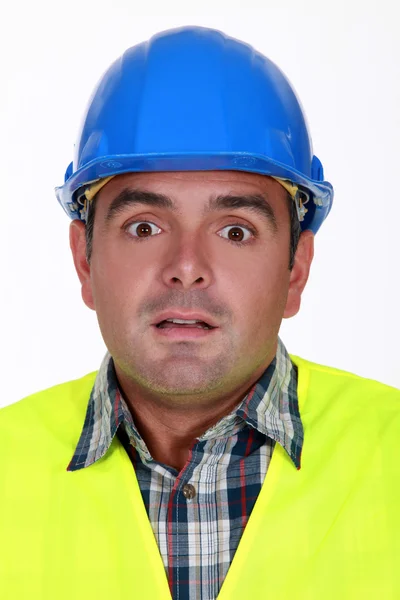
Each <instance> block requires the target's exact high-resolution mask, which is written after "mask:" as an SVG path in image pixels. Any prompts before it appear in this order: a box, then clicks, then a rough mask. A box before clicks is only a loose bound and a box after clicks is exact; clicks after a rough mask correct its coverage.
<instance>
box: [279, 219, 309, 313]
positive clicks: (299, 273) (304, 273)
mask: <svg viewBox="0 0 400 600" xmlns="http://www.w3.org/2000/svg"><path fill="white" fill-rule="evenodd" d="M313 257H314V234H313V232H312V231H310V230H308V229H307V230H306V231H303V232H302V233H301V235H300V239H299V244H298V246H297V250H296V255H295V259H294V265H293V269H292V272H291V274H290V279H289V292H288V297H287V301H286V307H285V311H284V313H283V318H285V319H288V318H290V317H294V315H296V314H297V313H298V312H299V310H300V303H301V294H302V293H303V290H304V288H305V286H306V283H307V280H308V276H309V274H310V267H311V263H312V259H313Z"/></svg>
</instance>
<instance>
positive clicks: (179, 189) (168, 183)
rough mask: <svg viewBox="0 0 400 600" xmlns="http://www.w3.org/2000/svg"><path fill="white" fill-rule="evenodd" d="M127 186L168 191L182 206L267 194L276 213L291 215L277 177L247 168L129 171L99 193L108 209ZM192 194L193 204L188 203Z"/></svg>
mask: <svg viewBox="0 0 400 600" xmlns="http://www.w3.org/2000/svg"><path fill="white" fill-rule="evenodd" d="M125 189H140V190H147V191H150V192H155V193H159V194H164V195H166V196H169V197H170V198H172V199H173V200H174V201H175V202H178V203H180V204H181V206H182V208H184V207H185V205H187V206H191V207H194V206H195V205H196V204H198V205H199V206H202V205H203V204H205V203H207V202H208V200H209V199H210V197H212V196H216V195H219V194H224V195H229V194H231V195H240V194H243V195H245V194H258V195H263V196H265V198H266V199H267V200H268V203H269V204H270V205H271V206H272V207H273V209H274V212H276V213H277V214H278V215H279V213H281V214H282V216H283V217H284V216H285V215H286V214H287V203H286V201H285V200H286V197H287V193H286V190H285V189H284V188H283V187H282V186H281V185H280V184H279V183H278V182H277V181H275V180H274V179H272V178H271V177H268V176H266V175H260V174H258V173H248V172H245V171H163V172H161V171H160V172H151V173H149V172H146V173H144V172H141V173H125V174H123V175H118V176H116V177H114V178H113V179H111V181H109V182H108V183H107V184H106V185H105V186H104V188H102V189H101V190H100V192H99V194H98V204H101V205H102V206H103V208H104V209H106V208H107V206H108V205H109V204H110V203H111V202H112V201H113V199H114V198H115V197H116V196H118V194H120V193H121V192H122V191H123V190H125ZM189 194H190V200H191V202H190V204H189V203H188V202H187V200H188V195H189Z"/></svg>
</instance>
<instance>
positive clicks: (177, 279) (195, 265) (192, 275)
mask: <svg viewBox="0 0 400 600" xmlns="http://www.w3.org/2000/svg"><path fill="white" fill-rule="evenodd" d="M162 277H163V281H164V283H165V285H167V286H168V287H170V288H174V289H180V290H182V291H186V290H190V289H205V288H207V287H209V286H210V285H211V283H212V279H213V275H212V268H211V264H210V258H209V257H208V256H207V252H206V248H205V243H204V240H202V239H200V237H199V236H197V235H194V234H193V233H191V234H189V233H186V234H183V235H182V236H181V237H180V239H179V240H177V241H176V243H174V246H173V247H172V248H171V249H170V250H169V251H168V252H167V254H166V256H165V264H164V266H163V273H162Z"/></svg>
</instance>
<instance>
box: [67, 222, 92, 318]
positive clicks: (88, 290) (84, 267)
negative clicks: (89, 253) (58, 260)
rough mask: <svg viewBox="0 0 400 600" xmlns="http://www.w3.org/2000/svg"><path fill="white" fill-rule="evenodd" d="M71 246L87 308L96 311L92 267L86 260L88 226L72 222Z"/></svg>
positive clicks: (70, 232) (70, 231)
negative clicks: (91, 276)
mask: <svg viewBox="0 0 400 600" xmlns="http://www.w3.org/2000/svg"><path fill="white" fill-rule="evenodd" d="M69 245H70V247H71V251H72V256H73V258H74V265H75V269H76V272H77V273H78V277H79V281H80V282H81V285H82V298H83V301H84V303H85V304H86V306H88V307H89V308H91V309H92V310H95V306H94V301H93V292H92V282H91V278H90V265H89V263H88V261H87V260H86V226H85V223H83V222H82V221H79V220H78V219H76V220H74V221H72V223H71V225H70V228H69Z"/></svg>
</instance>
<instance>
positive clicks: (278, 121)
mask: <svg viewBox="0 0 400 600" xmlns="http://www.w3.org/2000/svg"><path fill="white" fill-rule="evenodd" d="M209 170H235V171H248V172H252V173H261V174H264V175H268V176H271V177H275V178H278V179H281V180H286V181H288V182H292V183H294V184H296V186H298V188H299V190H301V192H302V193H304V194H305V196H306V197H307V198H308V200H309V201H308V204H307V209H308V212H307V214H306V215H305V218H304V220H303V221H302V223H301V226H302V229H311V230H312V231H314V233H316V232H317V231H318V229H319V227H320V225H321V224H322V222H323V220H324V219H325V218H326V216H327V215H328V213H329V211H330V208H331V205H332V200H333V188H332V185H331V184H330V183H329V182H327V181H323V168H322V164H321V162H320V161H319V159H318V158H317V157H316V156H314V155H313V151H312V143H311V138H310V135H309V132H308V128H307V123H306V119H305V115H304V113H303V111H302V108H301V105H300V103H299V100H298V99H297V96H296V93H295V91H294V89H293V87H292V86H291V84H290V83H289V81H288V79H287V78H286V77H285V75H284V74H283V73H282V71H281V70H280V69H279V68H278V67H277V66H276V65H275V64H274V63H273V62H271V61H270V60H269V59H268V58H266V57H265V56H263V55H262V54H260V53H259V52H257V51H256V50H254V49H253V48H252V47H251V46H249V45H248V44H245V43H243V42H241V41H238V40H236V39H233V38H231V37H228V36H226V35H225V34H224V33H222V32H220V31H217V30H214V29H207V28H204V27H183V28H179V29H173V30H168V31H164V32H161V33H159V34H157V35H155V36H154V37H152V38H151V39H150V40H149V41H148V42H144V43H141V44H138V45H137V46H133V47H132V48H129V49H128V50H126V52H125V53H124V54H123V55H122V56H121V57H120V58H118V59H117V60H116V61H115V62H114V63H113V64H112V65H111V66H110V67H109V69H108V70H107V71H106V72H105V74H104V75H103V76H102V77H101V79H100V81H99V83H98V85H97V87H96V89H95V91H94V93H93V94H92V97H91V99H90V101H89V104H88V108H87V110H86V113H85V116H84V119H83V123H82V127H81V130H80V132H79V135H78V140H77V143H76V146H75V157H74V161H73V162H72V163H71V164H70V165H69V167H68V169H67V171H66V173H65V183H64V185H62V186H60V187H58V188H56V196H57V199H58V201H59V202H60V204H61V205H62V207H63V208H64V210H65V211H66V213H67V214H68V215H69V216H70V217H71V218H72V219H84V218H85V212H84V211H83V203H82V198H83V197H84V191H85V188H87V187H88V186H89V185H90V184H92V183H93V182H95V181H98V180H100V179H103V178H105V177H109V176H113V175H119V174H122V173H128V172H137V171H142V172H143V171H209Z"/></svg>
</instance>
